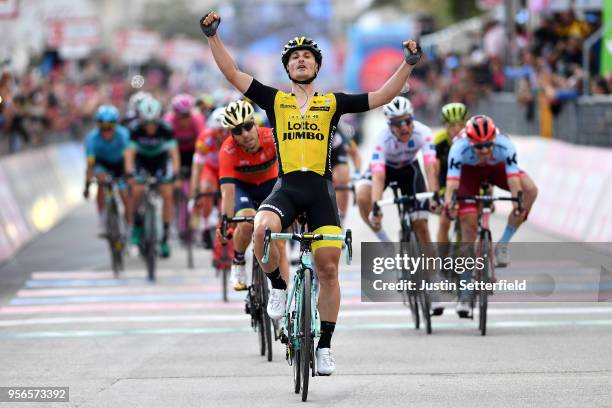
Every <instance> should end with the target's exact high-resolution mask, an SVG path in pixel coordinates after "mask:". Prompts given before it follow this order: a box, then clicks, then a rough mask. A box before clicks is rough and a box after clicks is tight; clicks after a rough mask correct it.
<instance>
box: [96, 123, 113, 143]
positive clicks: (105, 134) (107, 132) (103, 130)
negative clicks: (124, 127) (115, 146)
mask: <svg viewBox="0 0 612 408" xmlns="http://www.w3.org/2000/svg"><path fill="white" fill-rule="evenodd" d="M115 127H116V124H115V123H112V122H98V129H100V135H102V138H103V139H104V140H107V141H108V140H111V139H112V138H113V136H114V135H115Z"/></svg>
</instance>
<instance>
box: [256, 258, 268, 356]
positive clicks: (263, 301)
mask: <svg viewBox="0 0 612 408" xmlns="http://www.w3.org/2000/svg"><path fill="white" fill-rule="evenodd" d="M253 263H254V265H253V274H257V275H258V276H259V279H258V283H259V290H258V292H259V295H260V296H261V298H260V302H259V308H260V313H261V320H262V322H263V329H264V336H263V337H264V339H265V343H266V354H267V356H268V361H272V330H273V327H272V319H270V316H268V312H267V311H266V306H267V305H268V279H267V278H266V277H265V275H264V273H263V271H262V270H261V268H260V267H259V263H258V262H257V260H256V259H255V256H253Z"/></svg>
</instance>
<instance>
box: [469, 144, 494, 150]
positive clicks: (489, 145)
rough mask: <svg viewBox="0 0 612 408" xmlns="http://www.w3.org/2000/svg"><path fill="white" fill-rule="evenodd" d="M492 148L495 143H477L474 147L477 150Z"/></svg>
mask: <svg viewBox="0 0 612 408" xmlns="http://www.w3.org/2000/svg"><path fill="white" fill-rule="evenodd" d="M491 146H493V142H486V143H475V144H473V145H472V147H473V148H474V149H476V150H482V149H488V148H490V147H491Z"/></svg>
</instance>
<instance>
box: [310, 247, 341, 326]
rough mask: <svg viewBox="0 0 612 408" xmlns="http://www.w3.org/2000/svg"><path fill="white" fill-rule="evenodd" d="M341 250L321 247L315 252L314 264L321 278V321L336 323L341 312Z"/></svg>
mask: <svg viewBox="0 0 612 408" xmlns="http://www.w3.org/2000/svg"><path fill="white" fill-rule="evenodd" d="M340 253H341V250H340V248H333V247H321V248H318V249H317V250H316V251H315V254H314V262H315V266H316V268H317V276H318V277H319V285H320V293H319V304H318V309H319V313H320V315H321V321H326V322H336V321H337V320H338V311H339V310H340V283H339V282H338V262H339V261H340Z"/></svg>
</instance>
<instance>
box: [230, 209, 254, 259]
mask: <svg viewBox="0 0 612 408" xmlns="http://www.w3.org/2000/svg"><path fill="white" fill-rule="evenodd" d="M255 213H256V212H255V210H254V209H251V208H245V209H244V210H241V211H238V213H236V217H252V216H254V215H255ZM253 230H254V227H253V224H251V223H250V222H240V223H238V224H236V230H235V231H234V249H235V250H236V251H237V252H241V253H244V252H246V250H247V248H248V246H249V244H250V243H251V239H252V237H253Z"/></svg>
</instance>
